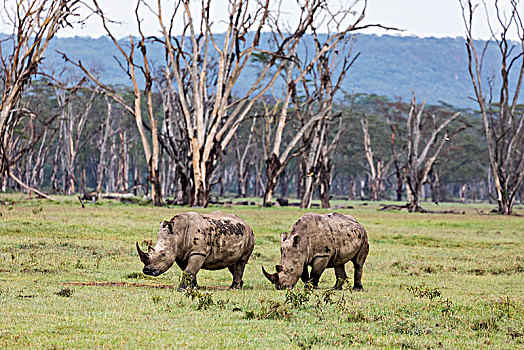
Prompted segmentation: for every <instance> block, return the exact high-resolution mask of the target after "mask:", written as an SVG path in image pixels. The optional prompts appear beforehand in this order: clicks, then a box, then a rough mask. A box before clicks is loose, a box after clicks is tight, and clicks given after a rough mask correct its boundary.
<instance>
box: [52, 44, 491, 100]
mask: <svg viewBox="0 0 524 350" xmlns="http://www.w3.org/2000/svg"><path fill="white" fill-rule="evenodd" d="M55 50H59V51H63V52H67V53H68V55H69V56H70V57H72V58H75V59H80V60H82V62H84V64H86V65H88V66H91V67H96V68H97V69H99V70H100V72H101V76H102V77H103V81H104V82H106V83H109V84H123V85H127V84H129V81H128V79H127V77H126V75H125V73H124V72H123V71H122V69H121V68H120V67H119V66H118V64H117V63H116V62H115V59H114V57H113V56H114V55H116V53H117V52H116V50H115V48H114V47H113V45H112V43H111V42H110V40H109V39H108V38H107V37H101V38H97V39H93V38H86V37H74V38H56V40H55V41H54V42H53V43H52V45H51V47H50V50H48V56H47V59H46V60H45V66H46V67H59V66H61V65H62V64H63V59H62V58H61V55H59V54H58V53H57V52H56V51H55ZM355 52H360V57H359V58H358V59H357V61H356V62H355V64H354V66H353V67H352V69H351V71H350V74H349V75H348V76H347V77H346V79H345V81H344V90H345V91H347V92H349V93H375V94H378V95H384V96H390V97H393V96H400V97H402V99H403V100H409V99H410V97H411V89H413V90H414V91H415V93H416V96H417V100H419V101H422V100H423V99H426V100H427V101H428V102H429V103H438V102H439V101H444V102H446V103H449V104H452V105H455V106H457V107H472V106H473V103H472V101H471V99H469V98H468V97H469V96H472V94H473V90H472V88H471V82H470V80H469V74H468V71H467V55H466V48H465V44H464V39H462V38H455V39H453V38H443V39H437V38H418V37H398V36H389V35H383V36H377V35H364V34H359V35H357V41H356V44H355V48H354V53H355ZM149 54H150V59H151V61H152V62H153V64H155V65H156V66H160V65H162V64H163V63H164V55H163V50H162V47H161V46H160V45H154V46H151V47H150V49H149ZM494 54H495V50H494V48H492V49H491V50H488V52H487V57H486V62H485V67H486V68H487V69H488V71H490V72H493V71H495V67H496V56H495V55H494ZM244 75H245V76H244V77H243V79H240V82H241V84H244V85H240V86H238V87H237V88H238V89H243V88H247V87H248V84H249V83H250V82H252V81H253V79H254V76H255V75H256V70H255V68H253V67H249V68H248V70H247V71H246V72H245V73H244Z"/></svg>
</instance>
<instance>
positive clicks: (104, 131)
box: [95, 96, 113, 194]
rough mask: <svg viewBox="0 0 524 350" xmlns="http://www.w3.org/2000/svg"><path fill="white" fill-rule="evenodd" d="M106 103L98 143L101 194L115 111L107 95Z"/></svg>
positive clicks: (98, 180) (98, 188)
mask: <svg viewBox="0 0 524 350" xmlns="http://www.w3.org/2000/svg"><path fill="white" fill-rule="evenodd" d="M106 104H107V114H106V118H105V121H104V123H103V124H100V140H99V143H98V149H99V150H100V157H99V159H98V166H97V169H96V188H95V190H96V193H98V194H100V193H101V192H102V185H103V183H104V178H105V176H107V169H106V167H107V159H106V158H107V157H106V152H107V141H108V139H109V135H110V132H111V124H112V111H113V105H112V103H111V100H109V99H108V98H107V96H106Z"/></svg>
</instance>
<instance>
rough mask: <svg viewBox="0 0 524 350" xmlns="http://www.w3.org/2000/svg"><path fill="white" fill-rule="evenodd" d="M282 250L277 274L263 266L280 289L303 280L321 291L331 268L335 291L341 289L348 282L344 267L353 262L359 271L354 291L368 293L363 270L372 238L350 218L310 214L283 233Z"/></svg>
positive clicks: (333, 214)
mask: <svg viewBox="0 0 524 350" xmlns="http://www.w3.org/2000/svg"><path fill="white" fill-rule="evenodd" d="M280 251H281V255H282V256H281V259H280V265H276V266H275V268H276V270H277V272H276V273H274V274H269V273H267V272H266V270H265V269H264V266H262V272H263V273H264V275H265V276H266V278H267V279H268V280H269V281H270V282H271V283H273V284H274V285H275V287H276V288H277V289H285V288H293V287H294V286H295V285H296V284H297V282H298V279H299V278H301V279H302V281H304V283H307V282H311V283H312V284H313V287H314V288H318V281H319V280H320V276H321V275H322V273H323V272H324V270H325V269H326V268H331V267H333V268H335V276H336V277H337V281H336V283H335V286H334V288H335V289H341V288H342V285H343V283H344V281H345V280H346V279H347V275H346V270H345V268H344V264H346V263H347V262H348V261H351V262H352V263H353V266H354V268H355V275H354V285H353V289H354V290H364V288H363V287H362V270H363V267H364V262H365V261H366V257H367V255H368V252H369V243H368V235H367V233H366V230H365V229H364V227H363V226H362V225H361V224H359V223H358V222H357V220H355V218H353V217H352V216H350V215H342V214H339V213H331V214H324V215H318V214H314V213H307V214H306V215H304V216H302V217H301V218H300V219H298V221H297V222H296V223H295V224H294V225H293V227H292V228H291V233H290V234H287V233H283V234H282V236H281V242H280ZM308 266H311V276H310V275H309V273H308Z"/></svg>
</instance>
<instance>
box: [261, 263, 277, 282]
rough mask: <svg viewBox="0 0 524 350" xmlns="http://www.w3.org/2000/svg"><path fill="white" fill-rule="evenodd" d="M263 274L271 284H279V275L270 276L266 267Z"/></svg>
mask: <svg viewBox="0 0 524 350" xmlns="http://www.w3.org/2000/svg"><path fill="white" fill-rule="evenodd" d="M262 272H263V273H264V276H266V278H267V279H268V280H269V282H271V283H273V284H276V283H278V273H274V274H270V273H268V272H267V271H266V269H265V268H264V266H263V265H262Z"/></svg>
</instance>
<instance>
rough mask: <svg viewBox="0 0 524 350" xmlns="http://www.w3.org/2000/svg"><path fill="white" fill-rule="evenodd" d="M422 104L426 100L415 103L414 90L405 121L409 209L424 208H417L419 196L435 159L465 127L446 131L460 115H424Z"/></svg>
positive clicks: (404, 171) (414, 210)
mask: <svg viewBox="0 0 524 350" xmlns="http://www.w3.org/2000/svg"><path fill="white" fill-rule="evenodd" d="M424 105H425V101H424V102H422V104H420V105H417V102H416V100H415V93H413V97H412V98H411V105H410V108H409V113H408V117H407V120H406V122H407V154H406V157H407V161H406V164H405V166H404V169H403V174H404V181H405V183H406V189H407V195H408V210H409V211H410V212H419V211H423V209H422V208H421V207H420V199H421V198H420V196H421V192H422V188H423V186H424V184H425V183H426V182H427V179H428V175H429V173H430V171H431V168H432V167H433V164H434V163H435V160H436V159H437V157H438V156H439V153H440V152H441V150H442V148H443V147H444V145H445V143H446V142H449V141H451V139H452V138H453V136H454V135H456V134H457V133H459V132H460V131H462V130H463V129H464V128H465V127H466V126H463V127H461V128H459V129H457V130H455V131H453V132H451V133H449V132H448V130H447V129H446V127H447V126H448V125H449V124H450V123H451V122H452V121H453V120H455V119H456V118H457V117H458V116H460V112H457V113H454V114H453V115H451V116H447V117H443V118H437V116H436V115H435V114H433V113H432V114H430V115H428V114H427V113H426V114H424ZM439 119H441V120H439ZM442 131H444V134H442ZM422 143H425V144H422Z"/></svg>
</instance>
